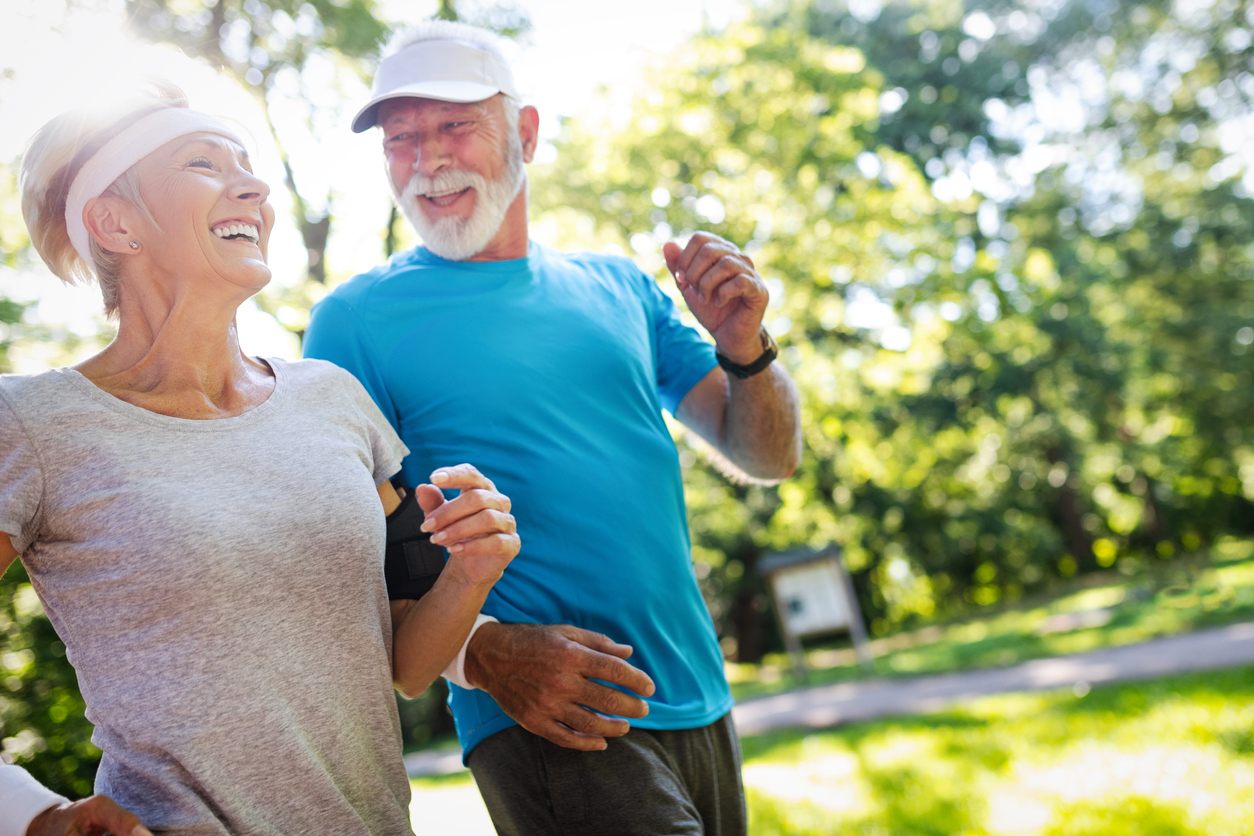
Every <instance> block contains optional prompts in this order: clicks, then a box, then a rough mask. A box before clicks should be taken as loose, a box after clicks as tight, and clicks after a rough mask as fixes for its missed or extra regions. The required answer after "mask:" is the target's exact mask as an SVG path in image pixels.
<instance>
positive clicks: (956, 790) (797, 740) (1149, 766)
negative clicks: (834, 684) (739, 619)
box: [743, 668, 1254, 836]
mask: <svg viewBox="0 0 1254 836" xmlns="http://www.w3.org/2000/svg"><path fill="white" fill-rule="evenodd" d="M1251 694H1254V668H1243V669H1237V670H1232V671H1222V672H1212V673H1203V674H1192V675H1188V676H1180V677H1172V678H1168V679H1162V680H1157V681H1153V682H1141V683H1134V684H1126V685H1110V686H1103V687H1098V688H1094V689H1092V690H1091V691H1087V692H1086V691H1085V690H1084V689H1081V690H1080V692H1078V693H1076V692H1073V691H1071V690H1062V691H1056V692H1049V693H1043V694H1041V693H1035V694H1016V695H1009V696H998V697H988V698H984V699H981V700H978V701H975V702H972V703H968V704H966V705H964V706H962V707H960V708H956V709H953V710H949V711H946V712H944V713H941V714H933V715H925V716H919V717H907V718H895V719H890V720H882V721H876V722H869V723H859V724H855V725H850V726H845V727H841V728H837V729H832V730H829V731H823V732H811V733H806V732H801V731H789V732H780V733H776V734H770V735H763V736H760V737H752V738H746V739H745V740H744V741H743V743H744V750H745V771H744V776H745V784H746V786H747V789H748V794H749V805H750V832H751V833H752V834H753V836H783V835H784V834H788V836H819V834H822V836H829V834H837V833H840V834H844V833H850V834H853V833H857V834H885V836H905V835H906V834H937V836H940V835H941V834H944V836H952V835H953V834H964V835H965V836H976V835H977V834H989V836H1001V835H1002V834H1006V836H1063V834H1066V836H1115V834H1147V836H1148V835H1149V834H1152V835H1153V836H1184V834H1197V836H1203V834H1205V836H1228V834H1232V836H1237V834H1248V833H1250V832H1252V831H1254V699H1251Z"/></svg>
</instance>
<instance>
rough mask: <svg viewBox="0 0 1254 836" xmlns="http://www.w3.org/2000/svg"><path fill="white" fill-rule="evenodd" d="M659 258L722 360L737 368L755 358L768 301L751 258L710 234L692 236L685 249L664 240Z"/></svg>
mask: <svg viewBox="0 0 1254 836" xmlns="http://www.w3.org/2000/svg"><path fill="white" fill-rule="evenodd" d="M662 255H663V256H664V257H665V258H666V266H667V268H668V269H669V270H670V271H671V275H673V276H674V277H675V284H676V286H678V287H679V292H680V293H682V294H683V295H684V301H685V302H687V303H688V309H689V310H691V311H692V313H693V316H695V317H696V318H697V321H698V322H700V323H701V324H702V325H703V326H704V327H705V330H707V331H709V332H710V336H712V337H714V341H715V342H716V343H717V344H718V350H719V351H720V352H721V353H722V354H723V356H724V357H726V358H727V359H729V360H731V361H732V362H733V363H739V364H741V365H748V364H750V363H752V362H753V361H754V360H756V359H758V357H760V356H761V355H762V339H761V337H760V336H759V333H760V331H761V328H762V317H763V316H764V315H765V313H766V305H767V303H768V302H769V301H770V299H771V297H770V293H769V292H767V289H766V283H765V282H763V281H762V277H761V276H759V275H758V271H757V268H755V267H754V266H753V259H751V258H749V256H747V255H745V254H744V253H742V252H741V251H740V249H739V248H738V247H737V246H736V245H735V244H733V243H731V242H730V241H725V240H723V239H722V238H719V237H718V236H717V235H714V234H712V233H709V232H698V233H696V234H695V235H693V236H692V238H690V239H689V241H688V246H686V247H684V248H683V249H680V247H679V245H678V244H676V243H675V242H674V241H667V242H666V243H665V244H663V245H662Z"/></svg>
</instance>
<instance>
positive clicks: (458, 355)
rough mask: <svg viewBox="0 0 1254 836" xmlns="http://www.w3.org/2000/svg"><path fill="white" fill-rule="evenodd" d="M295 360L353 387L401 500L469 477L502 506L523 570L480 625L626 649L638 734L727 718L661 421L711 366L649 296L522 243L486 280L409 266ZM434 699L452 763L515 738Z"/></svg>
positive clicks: (500, 589)
mask: <svg viewBox="0 0 1254 836" xmlns="http://www.w3.org/2000/svg"><path fill="white" fill-rule="evenodd" d="M305 354H306V356H308V357H318V358H322V359H325V360H330V361H331V362H333V363H337V364H339V365H340V366H343V367H344V368H346V369H348V370H349V371H350V372H352V373H353V374H354V375H356V376H357V377H358V379H360V380H361V382H362V383H363V384H364V385H365V387H366V389H367V390H368V391H369V392H370V394H371V395H372V396H373V397H374V399H375V401H376V402H377V403H378V405H379V408H380V409H381V410H382V411H383V414H384V415H385V416H386V417H387V419H388V420H389V421H391V422H392V425H393V426H394V427H395V428H396V431H397V433H398V434H399V435H400V437H401V439H402V440H403V441H404V442H405V444H406V445H407V446H408V447H409V449H410V451H411V453H410V455H409V456H408V457H407V458H406V459H405V463H404V467H403V472H404V475H405V479H406V481H407V482H408V483H409V484H411V485H413V484H418V483H421V482H424V481H426V480H427V478H428V477H429V475H430V474H431V472H432V471H433V470H435V469H436V468H437V467H440V466H445V465H452V464H457V463H459V462H470V463H471V464H473V465H475V466H476V467H477V468H479V470H480V471H482V472H483V473H484V474H485V475H486V476H487V477H488V478H490V479H491V480H492V481H493V482H495V483H496V486H497V488H498V489H499V490H500V491H501V492H502V493H504V494H506V495H507V496H509V498H510V500H511V501H512V503H513V514H514V516H515V518H516V519H517V521H518V533H519V535H520V536H521V538H522V552H521V553H520V554H519V555H518V557H516V558H515V559H514V561H513V563H512V564H510V567H509V568H508V569H507V570H506V571H505V575H504V577H502V578H501V580H500V581H499V582H497V584H496V586H495V588H493V590H492V592H491V593H490V594H489V596H488V600H487V603H486V604H485V605H484V607H483V611H484V612H485V613H487V614H489V615H492V616H495V617H496V618H498V619H500V620H501V621H504V622H514V623H523V622H527V623H542V624H544V623H567V624H574V625H576V626H578V627H584V628H587V629H589V630H596V631H598V632H601V633H604V634H605V635H607V636H609V637H610V638H612V639H614V640H615V641H619V642H624V643H626V644H630V645H631V646H632V647H633V648H635V653H634V655H633V656H632V657H631V662H632V664H634V665H636V666H637V667H639V668H640V669H641V670H643V671H645V673H647V674H648V675H649V676H650V677H652V678H653V681H654V682H655V683H656V685H657V692H656V694H655V695H654V696H653V697H652V698H650V699H649V715H648V716H647V717H646V718H644V719H642V720H633V721H632V723H633V725H636V726H639V727H641V728H654V729H679V728H697V727H699V726H703V725H706V724H708V723H711V722H713V721H714V720H716V719H718V718H719V717H721V716H722V715H723V714H725V713H726V712H727V711H728V710H729V709H730V708H731V704H732V698H731V693H730V691H729V690H728V687H727V682H726V680H725V679H724V676H723V663H722V654H721V653H720V650H719V646H718V639H717V636H716V634H715V631H714V625H713V623H712V621H711V619H710V615H709V612H708V611H707V609H706V607H705V602H704V601H703V600H702V598H701V593H700V590H699V589H698V588H697V582H696V578H695V576H694V574H693V571H692V559H691V553H690V552H691V549H690V545H689V540H688V525H687V519H686V513H685V509H684V497H683V483H682V481H681V478H680V468H679V461H678V457H677V455H676V451H675V444H674V442H673V441H672V439H671V436H670V433H669V432H668V431H667V427H666V423H665V421H664V420H663V417H662V410H663V409H664V408H665V409H667V410H669V411H670V412H672V413H674V411H675V409H676V407H677V406H678V405H679V402H680V401H681V400H682V399H683V397H684V396H685V395H686V394H687V393H688V391H689V390H690V389H691V388H692V387H693V385H694V384H696V383H697V382H698V381H699V380H701V379H702V378H703V377H704V376H705V375H706V374H707V373H709V371H710V370H711V369H713V368H714V366H715V365H716V362H715V357H714V348H713V346H711V345H709V344H708V343H706V342H704V341H703V340H702V339H701V338H700V336H699V335H698V334H697V333H696V332H695V331H694V330H693V329H691V328H688V327H686V326H684V325H683V324H681V323H680V321H679V317H678V314H677V313H676V310H675V306H674V304H673V303H672V302H671V300H670V299H669V298H667V296H666V295H665V294H663V293H662V292H661V290H660V289H659V288H658V286H657V283H656V282H655V281H654V280H653V279H652V278H650V277H649V276H647V275H645V274H644V273H643V272H642V271H641V270H640V269H639V268H637V267H636V266H635V265H634V264H633V263H632V262H631V261H629V260H627V259H624V258H620V257H616V256H606V255H594V254H587V253H582V254H578V255H566V254H562V253H559V252H556V251H554V250H550V249H547V248H544V247H540V246H537V245H536V244H534V243H532V244H531V245H530V252H529V255H528V256H527V257H526V258H523V259H517V260H512V261H495V262H453V261H446V260H444V259H442V258H439V257H437V256H435V255H433V254H432V253H431V252H429V251H428V250H426V249H423V248H420V247H419V248H415V249H413V250H410V251H408V252H405V253H402V254H400V255H397V256H395V257H393V258H392V259H391V260H390V261H389V262H388V263H387V264H386V265H384V266H382V267H379V268H376V269H374V270H372V271H370V272H368V273H363V274H361V275H359V276H357V277H355V278H353V279H352V280H351V281H348V282H346V283H344V284H343V285H340V286H339V287H338V288H336V289H335V291H334V292H332V293H331V294H330V295H329V296H328V297H327V298H326V299H324V300H323V301H322V302H320V303H319V304H318V305H317V306H316V307H315V308H314V310H313V315H312V319H311V321H310V323H309V329H308V331H307V332H306V334H305ZM449 690H450V692H451V693H450V696H449V704H450V705H451V706H452V709H453V716H454V719H455V720H456V723H457V733H458V736H459V737H460V739H461V743H462V748H463V750H464V751H465V752H467V753H468V752H470V750H471V749H472V748H473V747H474V746H475V745H476V744H477V743H478V742H479V741H481V740H482V739H483V738H485V737H487V736H488V735H490V734H494V733H495V732H498V731H500V730H502V729H504V728H507V727H509V726H510V725H513V721H512V720H510V719H509V717H507V716H506V715H505V714H504V712H502V711H501V709H500V708H499V707H498V706H497V704H496V702H495V701H493V700H492V698H491V697H489V696H488V695H487V693H486V692H484V691H479V690H464V689H462V688H458V687H456V686H453V685H450V688H449Z"/></svg>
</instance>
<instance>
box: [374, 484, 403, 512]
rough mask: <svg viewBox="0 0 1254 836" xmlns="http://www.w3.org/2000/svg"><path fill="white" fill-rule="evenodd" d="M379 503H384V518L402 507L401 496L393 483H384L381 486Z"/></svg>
mask: <svg viewBox="0 0 1254 836" xmlns="http://www.w3.org/2000/svg"><path fill="white" fill-rule="evenodd" d="M378 490H379V501H380V502H382V503H383V514H384V516H387V515H390V514H391V513H392V512H393V511H395V510H396V509H397V508H399V507H400V505H401V495H400V494H398V493H397V492H396V488H394V487H392V483H391V482H384V483H383V484H382V485H380V486H379V488H378Z"/></svg>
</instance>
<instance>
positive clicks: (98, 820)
mask: <svg viewBox="0 0 1254 836" xmlns="http://www.w3.org/2000/svg"><path fill="white" fill-rule="evenodd" d="M105 833H109V834H112V835H113V836H152V833H151V832H150V831H149V830H148V828H146V827H144V826H143V825H142V824H140V822H139V819H137V818H135V816H133V815H131V814H130V813H128V812H127V811H126V810H123V809H122V808H121V807H119V806H118V805H117V804H115V803H114V801H113V799H112V798H109V797H108V796H105V795H93V796H92V797H91V798H84V799H83V800H82V801H75V802H73V803H69V804H58V805H56V806H55V807H49V808H48V809H47V810H44V811H43V812H42V813H40V814H39V815H37V816H35V818H33V819H31V823H30V826H29V827H27V828H26V836H102V834H105Z"/></svg>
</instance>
